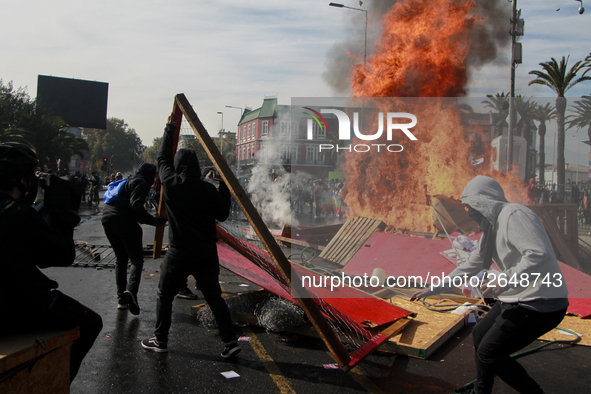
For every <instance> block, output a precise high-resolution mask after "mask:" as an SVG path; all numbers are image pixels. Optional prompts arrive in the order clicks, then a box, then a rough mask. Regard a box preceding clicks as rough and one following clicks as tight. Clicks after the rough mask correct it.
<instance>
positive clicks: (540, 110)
mask: <svg viewBox="0 0 591 394" xmlns="http://www.w3.org/2000/svg"><path fill="white" fill-rule="evenodd" d="M534 115H535V119H536V120H537V121H538V122H540V125H539V126H538V135H539V136H540V149H539V162H538V173H539V180H540V184H541V185H544V182H545V179H544V175H545V167H546V147H545V146H546V145H545V144H546V141H545V138H546V122H548V121H550V120H552V119H556V109H555V108H554V107H553V106H552V105H550V103H546V105H544V106H541V105H538V106H537V107H536V112H535V114H534Z"/></svg>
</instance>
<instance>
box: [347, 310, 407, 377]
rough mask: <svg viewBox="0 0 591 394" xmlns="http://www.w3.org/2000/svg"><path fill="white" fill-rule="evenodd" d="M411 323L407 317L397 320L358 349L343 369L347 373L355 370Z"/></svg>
mask: <svg viewBox="0 0 591 394" xmlns="http://www.w3.org/2000/svg"><path fill="white" fill-rule="evenodd" d="M410 323H411V319H408V318H406V317H405V318H402V319H400V320H397V321H396V322H394V323H393V324H391V325H390V326H389V327H388V328H386V329H385V330H384V331H382V332H380V333H379V334H378V335H376V336H374V337H373V338H372V339H371V341H370V342H369V343H367V344H365V345H363V346H362V347H360V348H359V349H357V350H356V351H355V352H354V353H353V354H352V355H351V362H350V363H349V364H348V365H347V367H346V368H343V369H344V370H345V371H349V370H350V369H351V368H354V367H355V366H356V365H357V364H359V363H360V362H361V361H363V360H364V359H366V358H367V357H368V356H369V355H370V354H372V353H373V352H375V351H376V350H378V347H379V346H380V345H381V344H382V343H384V341H387V340H388V339H390V338H391V337H392V336H394V335H396V334H398V333H400V332H401V331H402V330H404V328H405V327H406V326H408V325H409V324H410Z"/></svg>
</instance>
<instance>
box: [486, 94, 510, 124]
mask: <svg viewBox="0 0 591 394" xmlns="http://www.w3.org/2000/svg"><path fill="white" fill-rule="evenodd" d="M486 97H487V98H488V99H487V100H483V101H482V104H485V105H484V107H485V108H490V109H492V110H493V111H495V112H496V115H495V116H494V118H493V126H494V127H495V128H498V129H499V130H500V131H499V133H498V134H499V135H501V134H502V128H503V123H505V124H506V122H505V119H507V115H509V95H508V94H505V92H501V93H496V94H495V95H494V96H493V95H492V94H487V95H486Z"/></svg>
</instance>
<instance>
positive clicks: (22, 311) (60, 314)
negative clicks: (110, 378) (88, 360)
mask: <svg viewBox="0 0 591 394" xmlns="http://www.w3.org/2000/svg"><path fill="white" fill-rule="evenodd" d="M33 305H34V307H33ZM31 308H34V310H35V312H34V313H32V312H31V310H32V309H31ZM0 310H2V313H1V314H2V315H4V316H6V315H8V319H7V321H8V322H10V323H9V324H5V325H3V326H2V327H1V328H0V334H2V335H7V334H15V333H22V332H34V331H39V330H69V329H72V328H74V327H78V328H79V329H80V337H79V338H78V339H76V340H75V341H74V343H73V344H72V349H71V353H70V354H71V359H70V382H71V381H72V380H74V378H75V377H76V374H77V373H78V370H79V369H80V364H82V360H83V359H84V357H85V356H86V353H88V351H89V350H90V348H91V347H92V345H93V344H94V341H95V339H96V337H97V336H98V334H99V333H100V332H101V330H102V329H103V320H102V319H101V317H100V316H99V315H98V314H97V313H96V312H94V311H93V310H91V309H89V308H87V307H86V306H84V305H82V304H80V303H79V302H78V301H76V300H75V299H73V298H71V297H68V296H67V295H65V294H63V293H62V292H60V291H57V290H54V291H49V292H47V293H45V294H43V295H39V296H38V297H36V298H35V299H34V300H30V301H29V300H23V301H22V302H21V303H20V305H16V304H13V305H10V306H7V308H4V306H3V307H2V308H0Z"/></svg>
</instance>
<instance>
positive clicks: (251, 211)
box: [175, 94, 351, 367]
mask: <svg viewBox="0 0 591 394" xmlns="http://www.w3.org/2000/svg"><path fill="white" fill-rule="evenodd" d="M175 103H176V105H178V107H179V108H180V109H181V111H182V112H183V114H184V116H185V119H186V120H187V122H189V124H190V125H191V128H192V129H193V131H194V132H195V135H196V136H197V138H198V139H199V142H201V144H202V145H203V148H204V149H205V152H207V155H208V156H209V158H210V159H211V161H212V162H213V164H214V165H215V167H216V169H217V170H218V172H219V173H220V176H221V177H222V180H223V181H224V182H225V183H226V185H227V186H228V188H229V189H230V192H231V193H232V195H233V196H234V198H235V199H236V202H237V203H238V205H239V206H240V208H241V209H242V211H243V212H244V214H245V215H246V217H247V218H248V221H249V222H250V224H251V226H252V228H253V229H254V231H255V232H256V234H257V236H258V237H259V239H260V240H261V242H262V244H263V245H264V247H265V249H266V250H267V252H269V255H270V256H271V258H272V259H273V261H274V262H275V264H276V265H277V268H278V269H279V271H280V273H281V275H282V277H283V279H284V280H285V281H286V283H287V284H288V285H289V286H290V288H292V290H293V288H294V287H293V286H292V282H295V283H294V284H295V286H296V288H297V289H298V296H297V297H296V298H295V299H296V300H297V301H298V303H299V304H300V306H301V307H302V309H303V310H304V312H305V313H306V315H307V316H308V318H309V319H310V322H311V323H312V325H313V326H314V328H315V329H316V330H317V331H318V333H319V335H320V337H321V338H322V340H323V341H324V343H325V344H326V346H327V348H328V350H329V352H330V354H331V355H332V357H333V358H334V359H335V361H336V362H337V363H338V364H339V366H340V367H345V366H346V365H348V364H349V362H350V360H351V358H350V356H349V354H348V352H347V350H346V349H345V347H344V346H343V344H342V343H341V341H340V340H339V339H338V337H337V336H336V334H335V333H334V331H333V330H332V329H331V327H330V326H329V324H328V322H327V321H326V319H325V317H324V316H323V315H322V313H321V312H320V310H319V309H318V306H317V305H316V303H315V302H314V300H313V299H312V298H309V297H307V296H308V294H305V293H303V292H306V290H305V289H304V288H303V286H301V285H299V283H298V282H299V278H298V277H297V275H294V277H292V275H291V265H290V263H289V261H288V260H287V257H286V256H285V255H284V254H283V252H282V250H281V248H280V247H279V245H278V244H277V242H276V241H275V239H274V238H273V236H272V235H271V232H270V231H269V229H268V228H267V225H266V224H265V223H264V222H263V219H262V218H261V216H260V215H259V213H258V212H257V210H256V208H255V207H254V206H253V205H252V202H251V201H250V199H249V198H248V196H247V195H246V192H245V191H244V189H243V188H242V186H241V185H240V183H239V182H238V179H236V177H235V176H234V173H233V172H232V170H231V169H230V167H229V166H228V164H227V163H226V161H225V160H224V158H223V156H222V154H221V153H220V151H219V150H218V148H217V146H215V144H214V142H213V140H212V139H211V137H210V135H209V133H208V132H207V130H206V129H205V127H204V126H203V124H202V123H201V121H200V120H199V118H198V117H197V114H196V113H195V111H194V110H193V107H191V105H190V104H189V101H188V100H187V98H186V97H185V95H184V94H177V95H176V97H175ZM299 289H302V290H303V292H302V291H300V290H299ZM306 293H307V292H306Z"/></svg>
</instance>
